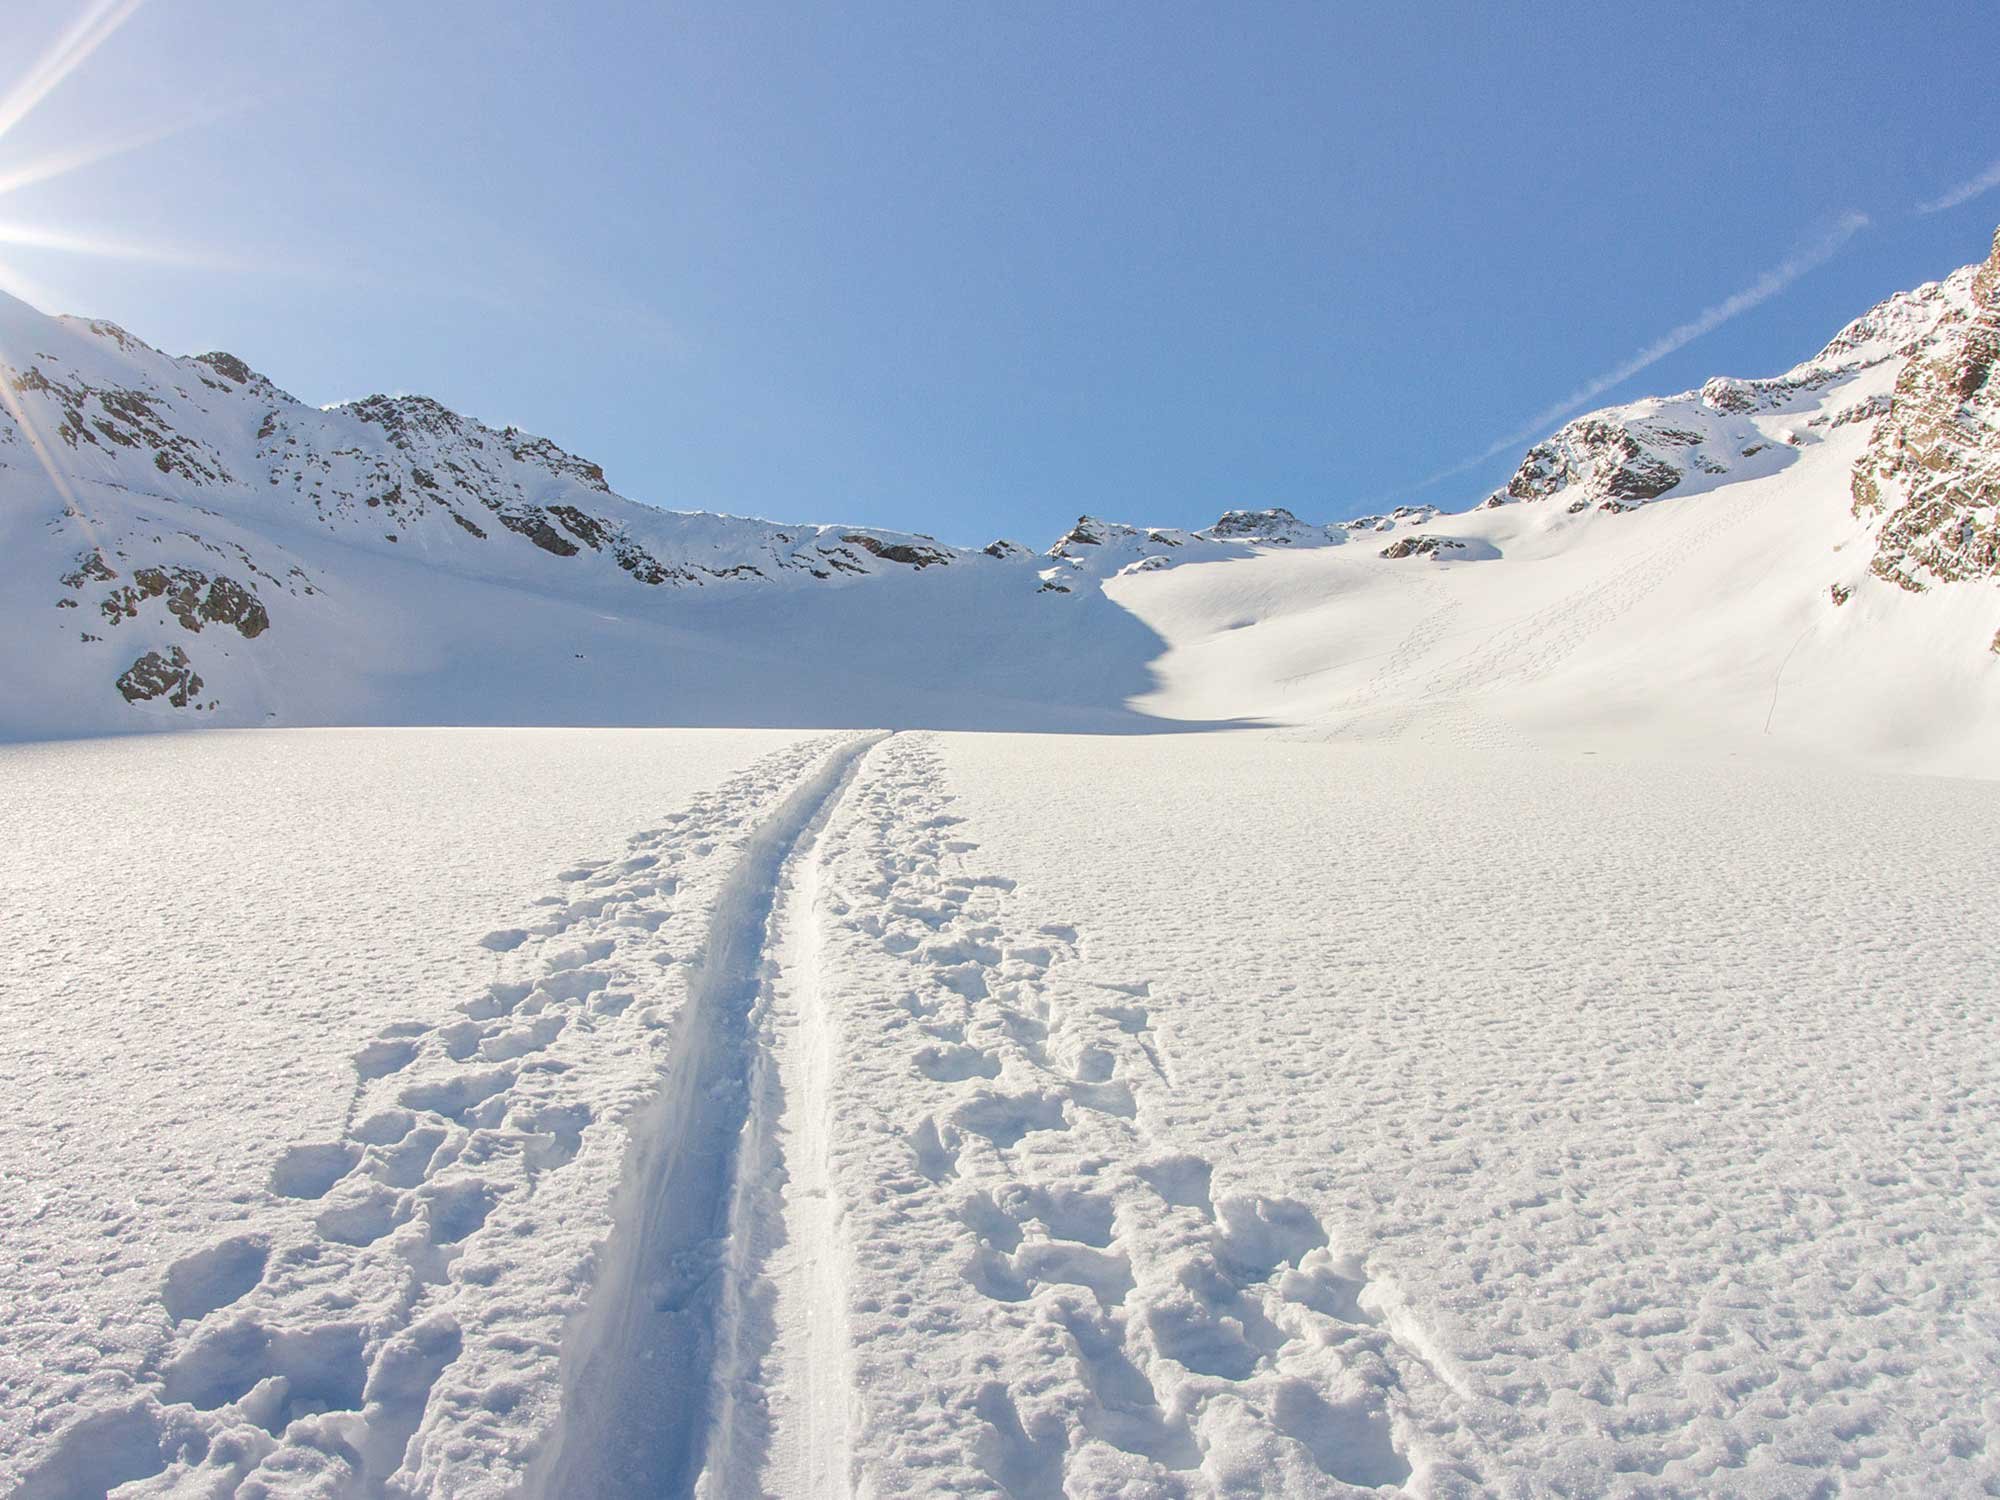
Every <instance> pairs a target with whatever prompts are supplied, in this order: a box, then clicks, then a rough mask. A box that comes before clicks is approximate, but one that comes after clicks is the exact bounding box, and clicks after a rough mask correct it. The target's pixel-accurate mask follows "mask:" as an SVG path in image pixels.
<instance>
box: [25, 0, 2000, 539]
mask: <svg viewBox="0 0 2000 1500" xmlns="http://www.w3.org/2000/svg"><path fill="white" fill-rule="evenodd" d="M127 12H129V15H126V13H127ZM93 14H95V15H97V16H100V17H101V24H100V25H99V26H98V27H97V29H96V31H95V32H89V33H86V37H85V45H83V46H81V47H77V48H73V49H72V51H71V54H70V56H71V58H72V60H75V62H76V65H75V66H74V67H73V68H71V69H69V70H68V71H66V72H65V71H64V69H63V67H62V65H61V64H60V63H59V64H58V66H57V67H55V68H54V69H53V70H51V71H49V72H47V73H45V74H44V75H43V76H42V80H41V83H42V85H43V86H40V87H37V86H34V77H33V67H34V64H35V61H36V59H37V58H41V57H44V56H45V55H46V54H47V50H48V49H49V48H51V47H55V46H57V45H58V44H59V43H60V41H61V39H62V37H63V35H64V33H65V31H66V30H67V29H69V28H71V27H73V26H74V25H75V24H76V23H77V22H78V20H79V18H82V19H84V20H85V21H88V20H89V19H90V17H91V16H92V15H93ZM120 16H126V19H124V20H123V21H122V22H120V20H119V18H120ZM6 29H7V31H8V34H9V35H8V45H7V47H6V49H5V52H4V54H0V97H11V98H12V99H13V101H14V102H15V105H16V107H15V108H13V109H11V110H10V109H8V108H6V107H5V106H4V105H0V285H9V286H12V287H14V288H16V289H17V290H19V291H21V292H22V293H23V294H25V295H27V296H28V297H29V300H31V301H34V302H36V303H37V304H38V305H42V306H45V307H48V308H49V310H52V311H73V312H83V313H88V314H91V315H94V316H103V317H110V318H114V319H116V320H117V321H119V322H120V323H123V324H125V325H127V326H128V327H129V328H130V329H131V330H132V331H133V332H135V333H138V334H139V335H141V336H142V337H144V338H147V339H149V340H150V341H152V342H153V343H156V344H159V345H161V346H163V347H165V348H168V349H170V350H173V351H175V352H195V351H199V350H205V349H210V348H222V349H227V350H230V351H232V352H235V353H237V354H240V355H242V356H243V357H244V358H246V359H248V360H249V361H250V362H251V363H252V364H253V365H255V366H257V367H258V368H259V369H261V370H263V371H265V372H266V373H268V374H269V375H271V376H272V377H273V378H274V379H276V380H277V381H278V382H279V383H280V384H281V385H283V386H285V387H286V388H288V389H289V390H291V391H293V392H294V393H295V394H297V395H298V396H300V397H302V398H304V399H306V400H309V401H314V402H327V401H335V400H340V399H344V398H349V397H354V396H359V395H364V394H366V393H368V392H371V391H376V390H389V391H415V392H423V393H425V394H429V395H434V396H436V397H438V398H439V399H441V400H443V401H445V402H446V403H447V404H449V405H451V406H454V407H456V408H458V409H459V410H462V411H465V412H469V413H471V414H473V415H476V416H478V417H481V418H483V419H485V420H487V421H489V422H493V423H496V424H498V423H503V422H514V423H518V424H519V425H521V426H523V427H527V428H529V429H531V430H534V431H536V432H541V433H545V434H547V435H548V436H550V437H552V438H554V439H556V440H557V441H558V442H560V443H562V444H563V445H564V446H566V447H569V448H571V449H574V450H575V451H577V452H580V453H583V454H585V455H587V456H589V457H591V458H593V459H595V460H597V461H599V462H601V463H602V464H603V465H604V466H605V469H606V471H607V472H608V474H609V476H610V478H611V480H612V483H613V484H614V485H615V486H616V487H617V488H618V489H619V490H620V491H621V492H622V493H625V494H627V495H629V496H631V497H633V498H634V499H639V500H646V501H651V502H653V503H656V504H662V505H669V506H677V507H688V508H694V507H700V508H710V509H722V510H733V511H738V512H745V513H751V514H761V515H767V516H772V517H776V518H780V519H786V520H847V521H857V522H870V523H874V524H877V525H882V526H894V527H901V528H905V529H909V530H917V531H925V532H930V533H933V534H936V535H938V536H941V537H943V538H945V539H946V540H949V541H954V542H961V543H978V542H982V541H984V540H986V539H988V538H990V537H992V536H996V535H1008V536H1014V537H1018V538H1020V539H1022V540H1024V541H1028V542H1032V543H1035V544H1037V545H1044V544H1046V543H1047V542H1048V541H1050V540H1051V539H1052V538H1053V537H1054V536H1055V535H1056V534H1058V533H1059V531H1060V530H1061V528H1062V527H1063V526H1064V524H1066V523H1067V522H1068V521H1069V520H1070V519H1071V518H1072V517H1074V516H1075V515H1076V514H1078V513H1079V512H1082V511H1086V510H1087V511H1091V512H1095V513H1098V514H1104V515H1110V516H1115V517H1120V518H1124V519H1129V520H1133V521H1140V522H1146V523H1150V524H1156V525H1157V524H1179V525H1200V524H1205V523H1206V522H1208V521H1210V520H1212V519H1213V518H1214V517H1215V515H1216V514H1217V513H1218V512H1219V511H1220V510H1222V509H1223V508H1225V507H1228V506H1234V505H1267V504H1281V505H1288V506H1290V507H1292V508H1293V509H1294V510H1296V511H1298V512H1299V513H1300V514H1301V515H1302V516H1305V517H1307V518H1308V519H1314V520H1325V519H1334V518H1337V517H1342V516H1346V515H1352V514H1355V513H1357V512H1359V511H1362V510H1372V509H1376V508H1380V507H1383V506H1387V505H1390V504H1394V503H1398V502H1401V501H1408V500H1428V501H1433V502H1436V503H1439V504H1441V505H1444V506H1446V507H1447V508H1453V509H1456V508H1462V507H1463V506H1465V505H1467V504H1470V503H1472V502H1473V501H1476V500H1477V499H1478V498H1479V497H1480V496H1481V495H1482V494H1483V493H1485V491H1486V490H1487V489H1488V488H1490V487H1491V486H1492V485H1494V484H1496V483H1498V482H1500V481H1502V480H1503V479H1504V478H1505V476H1506V474H1507V473H1508V471H1509V470H1510V469H1511V468H1512V466H1513V462H1514V460H1515V459H1516V458H1517V457H1518V452H1519V449H1520V447H1521V446H1523V445H1524V443H1525V441H1526V439H1527V437H1529V436H1532V435H1535V434H1534V433H1533V432H1532V431H1531V430H1530V429H1534V428H1536V427H1537V426H1538V425H1539V427H1541V428H1542V429H1543V430H1546V428H1548V427H1549V426H1552V425H1554V421H1555V418H1556V409H1557V408H1559V407H1561V406H1562V405H1564V404H1565V401H1566V398H1570V397H1572V396H1575V395H1577V394H1579V393H1582V392H1587V391H1591V390H1592V389H1593V388H1594V387H1595V386H1598V385H1600V384H1601V385H1603V389H1602V390H1601V391H1599V392H1597V393H1596V394H1595V395H1594V396H1592V397H1591V398H1590V404H1593V405H1601V404H1605V403H1606V402H1609V401H1614V400H1618V399H1621V398H1630V397H1632V396H1636V395H1642V394H1647V393H1652V392H1661V391H1671V390H1678V389H1683V388H1686V387H1688V386H1690V385H1693V384H1695V383H1697V382H1699V381H1700V380H1701V379H1703V378H1705V377H1706V376H1708V375H1711V374H1716V373H1731V374H1742V375H1756V374H1767V373H1773V372H1775V371H1777V370H1780V369H1783V368H1784V367H1786V366H1788V365H1790V364H1791V363H1793V362H1794V361H1795V360H1797V359H1799V358H1802V357H1804V356H1805V355H1807V354H1809V353H1810V352H1812V350H1813V349H1815V348H1817V347H1818V345H1819V344H1820V343H1821V342H1822V341H1823V340H1824V339H1825V338H1826V337H1827V336H1828V335H1830V334H1831V333H1832V332H1833V331H1834V330H1835V329H1836V328H1838V327H1839V325H1840V324H1841V323H1843V322H1845V321H1846V320H1847V319H1848V318H1849V317H1851V316H1853V315H1854V314H1856V313H1858V312H1860V311H1862V310H1863V309H1864V308H1865V307H1867V306H1868V305H1869V304H1870V303H1871V302H1873V301H1875V300H1877V299H1879V298H1880V297H1881V296H1883V295H1885V294H1887V293H1888V292H1890V291H1893V290H1895V289H1897V288H1899V287H1903V286H1907V285H1911V284H1914V283H1916V282H1918V281H1922V280H1926V279H1929V278H1931V277H1934V276H1937V275H1941V274H1943V273H1944V272H1946V271H1948V270H1950V269H1951V268H1952V267H1954V266H1957V265H1960V264H1963V263H1965V262H1967V261H1970V260H1974V259H1977V258H1979V257H1980V256H1981V255H1983V253H1984V251H1985V248H1986V244H1987V241H1988V239H1989V238H1990V236H1991V233H1992V230H1993V226H1994V223H1995V221H1996V219H2000V171H1996V170H1994V169H1995V166H1996V163H2000V86H1996V83H1995V75H1994V62H1995V59H1996V58H2000V8H1996V7H1995V6H1994V5H1992V4H1991V3H1990V0H1981V3H1965V4H1956V5H1943V4H1927V3H1922V0H1917V3H1906V4H1900V5H1897V6H1894V7H1891V8H1888V9H1884V8H1883V7H1882V6H1880V5H1879V4H1875V3H1870V4H1865V5H1864V4H1855V3H1846V0H1841V3H1831V4H1817V5H1811V6H1805V5H1800V6H1784V5H1759V6H1728V7H1724V6H1716V5H1685V6H1677V5H1663V4H1654V5H1647V6H1627V5H1606V4H1603V3H1596V0H1594V3H1587V4H1555V3H1543V4H1538V5H1536V6H1534V7H1528V6H1515V5H1494V4H1490V3H1483V4H1468V5H1437V6H1432V7H1427V8H1426V7H1417V6H1405V5H1381V6H1349V5H1333V4H1312V5H1307V4H1299V5H1293V4H1262V5H1259V4H1241V5H1237V4H1230V5H1223V4H1208V5H1188V4H1178V3H1171V0H1146V3H1131V4H1124V3H1108V0H1107V3H1095V0H1084V3H1070V4H1034V3H1025V0H1022V3H1006V4H1000V3H990V4H978V3H945V0H927V3H912V4H901V3H885V4H875V3H857V4H847V5H841V6H830V5H812V4H805V3H765V0H691V3H669V4H657V5H655V4H630V3H619V0H606V3H592V4H581V5H575V6H569V5H557V4H547V3H536V4H534V5H527V4H515V5H508V4H497V5H496V4H493V3H491V0H487V3H481V4H472V3H468V0H420V3H409V0H393V3H392V0H286V3H284V4H279V5H273V4H270V3H268V0H256V3H252V0H147V3H144V4H136V3H135V0H102V3H99V4H96V5H92V4H86V3H78V0H63V3H57V0H9V3H8V6H7V25H6ZM91 37H95V38H98V39H99V44H98V45H96V46H94V47H91V46H89V45H88V39H89V38H91ZM84 54H87V55H84ZM24 80H25V82H26V83H27V84H28V85H29V87H27V89H26V90H25V92H24V91H23V89H22V88H21V87H19V85H21V84H22V83H23V82H24ZM52 81H53V86H47V85H49V84H50V83H51V82H52ZM10 89H11V90H13V92H12V94H11V95H8V94H7V91H8V90H10ZM29 95H36V96H39V97H38V98H37V99H35V100H33V101H32V102H34V107H33V108H32V109H29V110H28V111H27V112H26V113H25V114H22V113H21V111H20V109H19V108H18V105H19V104H20V103H21V102H23V101H24V99H27V97H28V96H29ZM14 115H20V118H19V119H18V120H15V119H13V118H12V116H14ZM161 132H169V133H165V134H161ZM99 147H122V148H124V149H122V150H120V151H118V152H116V153H115V154H109V155H102V156H99V155H97V150H98V148H99ZM87 158H94V159H87ZM66 164H67V165H68V166H69V169H68V170H64V171H60V172H52V173H50V174H49V175H43V173H44V172H45V171H46V170H47V169H50V168H53V167H59V166H64V165H66ZM24 179H34V180H24ZM1982 182H1983V183H1985V184H1986V186H1985V188H1984V189H1983V190H1982V188H1981V184H1982ZM1952 200H1957V201H1952ZM1941 203H1942V204H1943V205H1944V206H1940V204H1941ZM1925 210H1929V211H1925ZM1862 216H1865V222H1864V219H1863V217H1862ZM79 242H90V243H92V244H94V245H95V246H96V250H95V251H93V252H91V253H85V252H84V251H83V250H81V249H80V248H78V245H79ZM107 249H108V250H112V251H115V252H117V253H114V254H105V253H101V252H102V251H104V250H107ZM1663 349H1664V350H1665V351H1666V352H1664V353H1661V352H1660V351H1661V350H1663ZM1644 353H1658V354H1659V357H1658V358H1657V359H1656V360H1654V361H1653V362H1651V363H1650V364H1648V365H1647V366H1646V367H1645V368H1643V369H1639V370H1636V371H1632V370H1631V366H1633V365H1634V364H1635V363H1638V362H1639V359H1640V357H1641V356H1642V354H1644ZM1627 371H1630V373H1626V374H1625V375H1624V378H1623V379H1614V378H1611V377H1615V376H1617V375H1619V374H1620V373H1621V372H1627ZM1482 455H1484V456H1483V457H1482ZM1475 460H1476V461H1475ZM1451 470H1457V471H1458V472H1454V473H1452V474H1451V476H1450V477H1449V478H1446V479H1443V480H1440V481H1437V482H1435V483H1432V484H1431V485H1429V487H1427V488H1420V487H1419V486H1420V485H1421V484H1422V482H1423V481H1424V480H1426V479H1429V478H1431V477H1432V476H1435V475H1438V474H1439V473H1441V472H1444V471H1451Z"/></svg>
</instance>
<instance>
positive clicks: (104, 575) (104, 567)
mask: <svg viewBox="0 0 2000 1500" xmlns="http://www.w3.org/2000/svg"><path fill="white" fill-rule="evenodd" d="M117 576H118V570H117V569H116V568H114V567H112V566H111V564H110V563H108V562H106V561H105V560H104V554H103V553H102V552H100V551H98V550H97V549H96V548H95V547H93V548H91V550H90V551H88V552H79V553H78V554H77V558H76V566H75V567H74V568H72V569H71V570H70V571H69V572H67V573H65V574H63V576H62V580H61V582H62V585H63V587H64V588H72V589H80V588H82V587H83V586H84V584H86V583H88V582H90V581H91V580H92V579H95V580H96V581H97V582H99V583H110V582H111V581H112V580H114V579H115V578H117Z"/></svg>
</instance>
